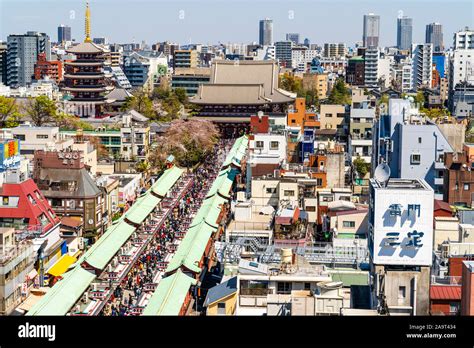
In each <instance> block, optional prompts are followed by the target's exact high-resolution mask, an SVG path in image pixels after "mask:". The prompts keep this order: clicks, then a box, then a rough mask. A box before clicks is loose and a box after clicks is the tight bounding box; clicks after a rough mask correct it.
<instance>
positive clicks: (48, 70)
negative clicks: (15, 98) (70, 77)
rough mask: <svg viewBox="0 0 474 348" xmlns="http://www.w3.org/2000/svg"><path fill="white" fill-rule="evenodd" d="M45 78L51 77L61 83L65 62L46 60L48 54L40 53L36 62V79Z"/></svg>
mask: <svg viewBox="0 0 474 348" xmlns="http://www.w3.org/2000/svg"><path fill="white" fill-rule="evenodd" d="M44 78H50V79H51V80H54V81H55V82H56V84H59V82H60V81H61V80H62V79H63V64H62V62H61V61H58V60H56V61H48V60H46V54H45V53H40V54H39V55H38V61H37V62H36V64H35V80H42V79H44Z"/></svg>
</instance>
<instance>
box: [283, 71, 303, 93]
mask: <svg viewBox="0 0 474 348" xmlns="http://www.w3.org/2000/svg"><path fill="white" fill-rule="evenodd" d="M279 86H280V88H281V89H284V90H286V91H289V92H293V93H297V94H301V91H302V90H303V81H302V79H301V78H299V77H296V76H295V75H293V74H290V73H284V74H283V75H282V76H280V82H279ZM299 96H301V95H299Z"/></svg>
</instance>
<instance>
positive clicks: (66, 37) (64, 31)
mask: <svg viewBox="0 0 474 348" xmlns="http://www.w3.org/2000/svg"><path fill="white" fill-rule="evenodd" d="M65 41H71V27H69V26H67V25H63V24H61V25H60V26H59V27H58V42H59V43H62V42H65Z"/></svg>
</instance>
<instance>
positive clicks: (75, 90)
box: [62, 86, 114, 92]
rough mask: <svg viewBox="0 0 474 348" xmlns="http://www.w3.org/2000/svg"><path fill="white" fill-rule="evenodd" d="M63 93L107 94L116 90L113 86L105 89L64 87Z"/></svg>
mask: <svg viewBox="0 0 474 348" xmlns="http://www.w3.org/2000/svg"><path fill="white" fill-rule="evenodd" d="M62 89H63V91H67V92H106V91H111V90H113V89H114V87H112V86H104V87H63V88H62Z"/></svg>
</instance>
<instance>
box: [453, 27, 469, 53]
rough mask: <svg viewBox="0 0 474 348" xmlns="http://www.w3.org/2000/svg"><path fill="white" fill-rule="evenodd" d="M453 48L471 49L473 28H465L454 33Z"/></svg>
mask: <svg viewBox="0 0 474 348" xmlns="http://www.w3.org/2000/svg"><path fill="white" fill-rule="evenodd" d="M453 48H454V49H455V50H472V49H474V30H470V29H469V28H467V27H466V28H465V29H464V30H460V31H458V32H457V33H455V34H454V47H453Z"/></svg>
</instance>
